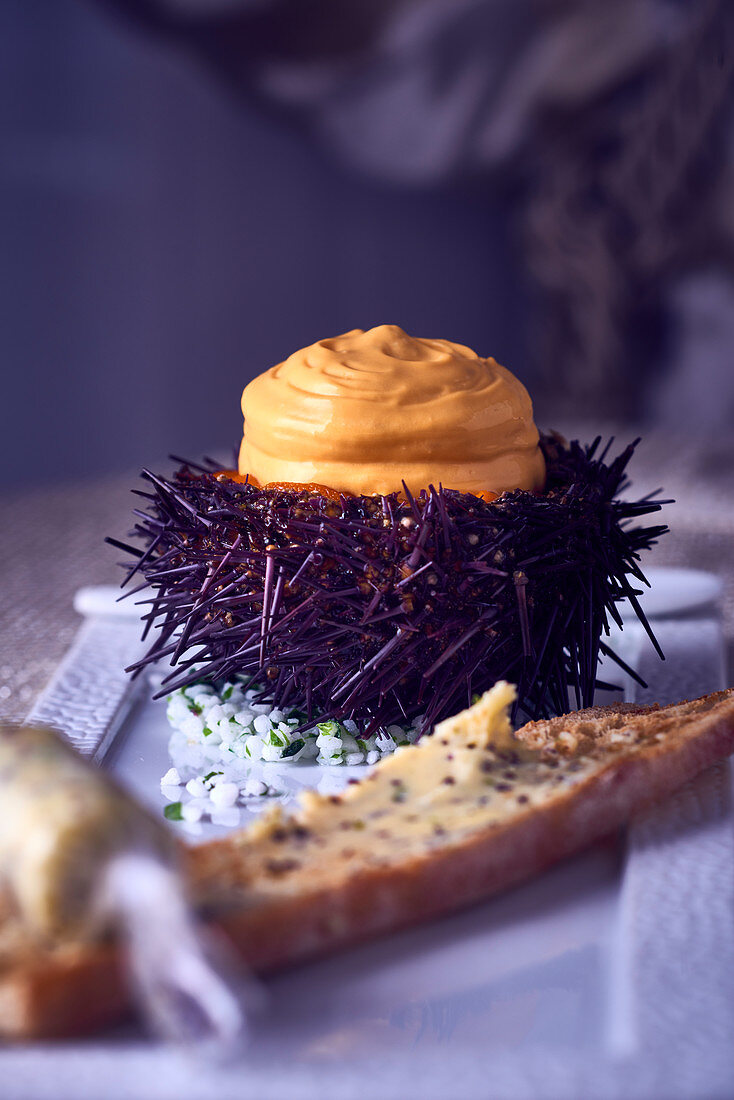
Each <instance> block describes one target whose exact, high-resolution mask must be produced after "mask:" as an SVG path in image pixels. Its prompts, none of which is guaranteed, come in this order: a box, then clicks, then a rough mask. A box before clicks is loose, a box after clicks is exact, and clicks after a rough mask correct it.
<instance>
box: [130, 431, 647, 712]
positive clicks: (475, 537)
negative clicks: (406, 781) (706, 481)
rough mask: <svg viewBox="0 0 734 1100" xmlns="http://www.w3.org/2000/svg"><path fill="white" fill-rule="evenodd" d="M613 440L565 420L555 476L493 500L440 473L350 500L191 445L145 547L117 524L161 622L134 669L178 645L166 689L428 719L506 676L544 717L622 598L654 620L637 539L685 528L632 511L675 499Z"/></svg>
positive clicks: (589, 684)
mask: <svg viewBox="0 0 734 1100" xmlns="http://www.w3.org/2000/svg"><path fill="white" fill-rule="evenodd" d="M599 444H600V440H599V439H597V440H596V441H595V442H594V443H593V444H592V445H591V446H590V447H587V448H583V447H581V446H580V445H579V444H578V443H572V444H570V445H569V446H565V445H563V444H561V443H560V442H559V441H558V440H557V439H556V438H554V437H546V438H545V439H544V440H543V446H544V451H545V454H546V459H547V465H548V481H547V486H546V490H545V491H544V493H542V494H539V495H535V494H532V493H527V492H524V491H521V490H517V491H515V492H512V493H505V494H504V495H503V496H501V497H500V498H499V499H497V500H496V501H493V502H492V503H487V502H485V501H483V500H481V499H479V498H477V497H475V496H472V495H470V494H465V493H460V492H455V491H452V490H445V489H443V488H441V487H439V488H438V489H436V488H434V487H430V488H429V489H428V490H425V491H423V492H422V493H421V494H420V495H419V496H418V497H415V496H413V495H411V494H410V493H409V492H407V490H406V491H405V494H404V497H399V496H398V495H397V494H392V495H391V496H387V497H347V496H343V497H342V498H341V500H340V502H339V503H337V502H336V501H335V500H333V499H330V498H328V499H327V498H326V497H322V496H319V495H318V494H316V493H313V492H310V491H308V490H305V489H304V490H302V491H297V490H290V489H289V490H273V489H267V488H265V489H261V488H258V487H255V486H253V485H250V484H246V483H245V484H243V483H238V482H235V481H232V480H230V479H228V478H226V477H223V476H221V475H218V474H217V473H216V471H215V470H214V469H211V470H208V469H207V468H206V467H201V466H198V467H194V466H193V465H191V464H189V465H183V466H182V468H181V469H180V470H178V472H177V473H176V474H174V476H173V477H172V478H170V479H166V478H162V477H159V476H157V475H153V474H150V473H148V472H147V471H146V472H145V473H144V474H143V476H144V477H145V478H146V480H147V481H148V483H149V485H150V486H151V487H152V490H153V491H152V492H150V493H145V494H141V495H143V496H144V497H145V498H146V500H147V510H145V511H143V510H137V511H136V513H135V514H136V516H137V519H138V522H137V523H136V526H135V529H134V531H133V536H134V537H135V538H136V539H139V540H141V541H142V543H143V551H142V552H141V550H140V549H139V548H138V547H135V546H128V545H126V544H124V543H120V542H119V541H117V540H112V539H111V540H110V541H111V542H112V543H113V544H114V545H116V546H118V547H120V548H121V549H125V550H128V551H129V552H130V553H132V554H133V555H134V557H135V561H134V563H133V565H132V567H131V568H130V569H129V573H128V581H130V580H132V578H133V577H134V576H136V575H137V574H141V576H142V577H144V578H145V581H146V582H147V585H148V586H149V587H150V590H151V599H150V607H149V610H148V611H147V612H146V613H145V616H144V619H145V623H146V628H145V629H146V633H147V631H148V630H149V629H150V628H151V627H152V626H153V625H155V626H156V627H157V628H158V630H157V634H156V635H155V638H154V641H153V643H152V645H151V647H150V649H149V651H148V653H147V654H146V656H145V657H144V658H143V659H142V660H141V661H140V662H138V664H137V665H136V666H133V670H134V671H140V669H141V668H143V667H144V666H145V665H147V664H148V663H150V662H152V661H155V660H158V659H159V658H161V657H164V656H167V657H169V658H171V663H172V664H173V665H174V668H173V671H172V672H171V674H170V675H169V677H168V678H167V680H166V681H165V682H164V689H163V692H161V694H164V693H166V692H168V691H171V690H172V689H174V688H176V687H180V686H183V685H185V684H187V683H191V682H192V681H194V680H197V679H201V678H208V679H220V678H224V677H229V676H232V675H234V674H243V675H246V676H248V677H251V678H253V679H254V680H256V681H257V682H258V683H260V684H262V691H263V697H264V698H267V699H271V700H272V701H273V702H274V704H275V705H276V706H280V705H282V704H285V703H286V702H288V703H289V704H290V705H293V704H295V703H297V704H299V705H300V706H302V707H303V708H304V710H305V711H306V713H307V714H308V716H309V719H311V720H315V716H317V715H318V716H321V715H326V716H329V717H334V718H337V719H340V720H343V719H345V718H356V719H357V720H359V721H360V722H362V723H364V724H366V725H367V726H368V727H370V726H372V727H375V726H378V725H387V724H389V723H391V722H393V721H404V720H405V718H406V717H407V718H412V717H414V716H415V715H416V714H419V713H424V715H425V718H424V726H423V728H424V729H427V728H429V727H430V726H432V725H433V724H434V723H435V722H436V721H438V720H440V719H441V718H442V717H445V716H446V715H447V714H450V713H453V712H454V711H456V710H457V709H458V708H459V707H461V706H464V705H467V704H468V703H469V702H470V701H471V697H472V695H473V694H474V693H475V692H481V691H483V690H486V688H488V687H489V686H491V684H492V683H494V682H495V681H496V680H497V679H500V678H503V677H504V678H507V679H511V680H514V681H515V682H516V683H517V684H518V692H519V703H518V708H519V711H520V713H521V714H523V715H527V716H529V717H536V716H540V715H546V714H549V713H552V712H562V711H565V710H567V709H568V707H569V699H568V688H569V686H570V687H572V689H573V692H574V696H575V699H576V702H577V703H578V705H590V703H591V702H592V701H593V697H594V688H595V685H596V669H597V663H598V658H599V653H600V651H601V652H604V653H609V652H610V651H609V647H608V646H606V644H605V643H602V642H601V635H602V633H604V632H605V631H606V630H607V628H608V625H609V620H610V619H611V620H613V621H615V622H618V621H619V613H618V611H617V608H616V603H617V602H618V601H619V600H622V599H624V598H629V599H630V601H631V603H632V605H633V607H635V610H636V611H637V613H638V615H639V617H640V620H641V622H642V623H643V625H645V628H646V629H647V630H648V631H649V624H647V621H646V619H645V617H644V614H643V613H642V610H641V609H640V607H639V604H638V602H637V599H636V595H637V594H638V593H639V591H640V589H639V587H637V588H635V587H634V585H636V584H637V583H638V582H641V583H645V581H644V576H643V574H642V572H641V570H640V568H639V564H638V558H639V554H640V551H642V550H644V549H646V548H647V547H649V546H650V545H651V544H652V543H653V542H654V541H655V540H656V539H657V538H658V537H659V536H660V535H662V534H663V533H664V532H665V530H666V529H667V528H666V527H665V526H662V525H661V526H651V527H640V526H632V522H631V521H633V520H636V519H638V518H639V517H641V516H644V515H647V514H650V513H653V512H656V511H658V510H659V509H660V507H661V505H662V504H663V503H666V502H665V501H661V500H656V499H653V498H650V497H648V498H645V499H644V500H641V501H636V502H628V501H622V500H619V499H617V496H618V493H619V492H620V491H622V490H623V489H624V488H625V487H626V484H627V482H626V479H625V469H626V466H627V463H628V461H629V458H630V457H631V455H632V453H633V450H634V446H635V444H632V445H630V446H629V447H627V448H626V449H625V450H624V451H623V452H622V453H621V454H620V455H619V456H618V457H617V458H615V459H614V460H613V461H611V462H609V463H608V464H607V462H606V456H607V454H608V450H609V444H607V447H606V448H605V449H604V451H603V452H602V453H601V454H600V455H599V456H598V457H597V452H598V450H599ZM649 632H650V634H651V636H652V632H651V631H649ZM612 656H614V655H613V654H612ZM618 663H619V664H620V665H622V663H621V662H619V661H618ZM622 667H625V666H624V665H622Z"/></svg>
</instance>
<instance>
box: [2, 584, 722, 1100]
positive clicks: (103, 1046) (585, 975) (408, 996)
mask: <svg viewBox="0 0 734 1100" xmlns="http://www.w3.org/2000/svg"><path fill="white" fill-rule="evenodd" d="M688 581H690V584H689V585H688V588H687V589H686V584H687V582H688ZM666 586H668V588H669V591H670V592H671V593H672V594H675V598H676V600H677V603H676V606H675V607H673V608H672V611H674V612H675V613H676V614H681V613H686V614H687V616H688V617H687V618H683V619H675V620H667V621H666V619H665V618H661V619H660V620H659V621H658V622H657V623H656V629H657V630H658V633H659V634H661V635H662V636H663V641H664V645H667V648H668V662H667V665H666V666H663V669H664V670H665V675H662V676H661V675H660V672H661V671H662V670H661V669H659V668H658V666H656V665H655V666H653V665H651V662H650V657H649V654H648V652H647V649H646V647H645V645H644V642H643V640H642V636H641V634H639V633H638V632H636V631H635V630H634V629H633V630H632V631H631V632H630V631H628V632H627V635H626V640H625V643H624V644H625V658H626V659H630V657H631V658H633V659H634V661H635V662H636V663H637V665H638V666H640V665H642V666H645V671H646V673H647V675H648V677H649V676H650V668H654V669H656V670H657V673H658V683H659V685H662V686H659V687H658V688H657V691H658V695H659V698H660V701H667V700H668V699H669V698H671V697H673V696H675V695H676V691H677V695H678V697H680V696H681V695H694V694H701V693H703V692H705V691H711V690H714V689H716V688H717V687H720V686H723V671H722V657H721V644H720V643H721V636H720V630H719V627H718V623H717V621H716V617H715V613H714V612H713V611H712V607H713V605H714V603H715V601H716V599H717V596H718V591H717V589H716V585H715V582H714V581H713V580H712V581H710V582H709V583H708V587H707V585H706V582H705V581H704V580H702V578H701V577H700V575H699V576H696V577H692V578H690V577H688V576H685V575H681V571H678V570H677V571H675V575H672V574H668V573H667V572H666V571H663V570H660V571H657V572H656V577H655V586H654V588H655V599H656V601H657V604H656V613H657V614H659V615H662V616H665V615H667V614H670V613H671V608H670V603H669V602H666V599H665V588H666ZM702 586H703V587H702ZM694 590H695V592H696V593H697V595H696V596H695V598H694V595H693V592H694ZM686 591H688V594H689V598H688V599H687V600H686V598H685V592H686ZM717 646H718V648H717ZM137 647H138V642H137V625H136V624H132V623H130V622H128V621H125V620H124V619H119V618H105V617H99V616H97V617H95V618H93V619H90V620H89V621H88V622H87V623H86V624H85V626H84V627H83V629H82V631H81V632H80V636H79V638H78V639H77V642H76V644H75V647H74V648H73V650H72V651H71V653H70V654H69V656H68V657H67V659H66V661H65V663H64V665H62V667H61V668H60V670H59V673H58V674H57V677H56V678H55V680H54V682H52V684H51V685H50V686H49V689H48V690H47V692H46V693H45V694H44V696H43V698H42V699H41V700H40V701H39V703H38V704H37V705H36V707H35V708H34V712H33V717H35V718H37V719H42V720H45V721H53V722H55V723H56V724H60V725H62V726H63V727H65V729H66V731H67V733H68V734H69V735H70V736H72V739H73V740H74V741H75V743H76V744H77V747H78V748H79V749H80V750H81V751H83V752H85V753H86V754H89V755H95V756H97V757H102V756H105V759H106V762H107V764H108V766H110V767H111V768H112V770H113V771H114V772H115V773H116V774H117V775H118V776H119V777H120V778H121V780H122V781H123V782H125V783H127V784H128V785H129V786H130V787H131V788H132V789H133V790H134V791H135V792H136V794H138V796H139V797H141V798H142V799H143V801H145V802H147V803H148V804H149V805H151V806H152V807H153V808H154V810H155V811H156V812H162V807H163V805H164V800H163V798H162V796H161V794H160V789H159V785H158V782H159V778H160V776H161V775H162V774H163V772H164V771H165V770H166V767H167V763H166V759H167V757H166V742H167V733H168V731H167V726H166V722H165V716H164V713H163V705H162V704H160V703H158V704H154V703H151V702H150V701H148V700H147V699H146V698H144V697H143V695H142V694H141V693H140V691H139V690H135V691H133V692H132V693H130V691H129V687H126V685H125V683H124V681H123V679H122V678H121V677H120V668H121V667H122V665H123V664H124V663H126V662H128V661H129V660H130V659H131V658H132V656H133V655H134V653H135V652H136V650H137ZM624 689H625V691H626V693H627V694H628V695H629V694H630V693H631V692H632V690H633V688H632V685H631V682H628V683H627V684H625V685H624ZM678 689H679V690H678ZM655 691H656V686H655V681H654V680H653V681H652V683H651V689H650V691H649V692H648V693H647V695H648V696H649V695H650V694H652V693H654V692H655ZM80 708H83V709H80ZM126 708H127V713H126ZM331 771H333V772H337V771H338V772H339V773H340V774H341V776H342V778H346V770H342V769H331ZM352 771H353V772H358V769H352ZM323 772H324V769H316V768H315V767H312V768H306V769H303V770H302V771H301V772H300V773H298V774H299V778H300V779H301V780H303V781H305V782H312V781H313V776H318V777H319V778H320V777H322V776H323ZM295 774H296V773H294V776H295ZM731 805H732V786H731V776H730V771H729V766H728V764H721V765H719V766H718V767H716V768H714V769H712V770H710V771H709V772H707V773H705V774H704V775H702V776H700V777H699V779H698V780H697V781H696V782H695V783H692V784H689V785H688V786H687V787H686V788H684V789H683V790H682V791H680V792H679V793H677V794H676V795H675V796H674V797H673V798H671V799H670V800H668V801H666V802H665V803H664V804H660V805H658V806H657V807H655V808H654V809H653V810H651V811H648V812H646V813H645V814H643V815H640V816H639V817H638V818H637V820H636V821H634V822H633V823H632V825H631V827H630V828H629V829H628V830H627V832H626V833H625V834H624V835H621V834H620V835H618V836H615V837H612V838H610V839H609V840H608V841H607V842H605V843H603V844H599V845H597V846H595V847H594V848H592V849H591V850H589V851H587V852H585V853H584V854H582V855H579V856H578V857H576V858H574V859H570V860H566V861H565V862H563V863H562V864H559V865H558V866H557V867H555V868H554V869H552V870H551V871H549V872H547V873H546V874H544V875H542V876H540V877H538V878H536V879H534V880H533V881H531V882H528V883H526V884H525V885H523V886H521V887H519V888H517V889H515V890H512V891H510V892H508V893H506V894H504V895H503V896H501V897H499V898H496V899H494V900H493V901H490V902H488V903H486V904H483V905H480V906H477V907H475V908H473V909H471V910H468V911H465V912H463V913H460V914H457V915H456V916H453V917H449V918H446V919H444V920H441V921H437V922H434V923H432V924H430V925H427V926H425V927H422V928H418V929H415V930H413V931H409V932H404V933H401V934H400V935H396V936H391V937H389V938H387V939H385V940H382V941H380V942H376V943H373V944H370V945H367V946H365V947H362V948H360V949H359V950H354V951H351V952H348V953H345V954H342V955H340V956H337V957H334V958H332V959H329V960H326V961H323V962H319V963H315V964H312V965H309V966H306V967H302V968H300V969H298V970H295V971H293V972H291V973H289V974H284V975H282V976H280V977H278V978H276V979H272V980H271V981H269V982H268V990H269V993H270V1004H269V1007H268V1008H267V1010H266V1012H265V1014H264V1015H263V1018H262V1020H261V1021H259V1023H258V1024H257V1025H256V1029H255V1030H256V1034H255V1038H254V1042H253V1044H252V1047H251V1050H250V1052H249V1053H248V1055H247V1056H246V1059H245V1060H244V1061H243V1062H242V1064H239V1065H237V1066H236V1067H227V1068H224V1067H211V1066H201V1065H194V1064H191V1063H189V1062H186V1061H185V1060H183V1059H182V1058H181V1056H180V1055H178V1054H175V1053H173V1052H171V1051H169V1050H166V1049H165V1048H162V1047H159V1046H156V1045H154V1044H152V1043H146V1042H145V1041H144V1040H143V1039H141V1038H139V1037H138V1036H137V1035H135V1034H134V1033H127V1034H126V1035H125V1036H124V1037H121V1036H118V1037H117V1039H116V1040H115V1041H114V1042H110V1041H105V1042H96V1043H94V1044H85V1045H73V1046H66V1047H63V1048H35V1049H33V1051H32V1052H31V1051H19V1050H7V1051H5V1052H3V1053H2V1054H0V1073H2V1080H3V1083H4V1086H5V1085H7V1086H8V1088H9V1089H10V1091H8V1089H7V1088H5V1087H3V1089H2V1090H0V1091H1V1092H2V1095H3V1096H7V1097H10V1096H24V1097H29V1098H30V1097H39V1098H41V1097H45V1096H49V1097H52V1096H53V1097H56V1096H58V1097H61V1096H64V1097H65V1096H72V1095H73V1096H75V1097H77V1098H78V1100H83V1098H84V1097H90V1098H91V1097H97V1096H101V1095H104V1096H106V1097H109V1098H110V1100H113V1098H115V1097H118V1096H119V1097H140V1098H143V1097H145V1098H146V1100H148V1098H151V1100H152V1098H155V1097H161V1098H163V1097H166V1098H167V1097H172V1098H173V1097H175V1098H176V1100H181V1098H186V1100H189V1098H191V1100H193V1098H195V1097H198V1096H201V1097H217V1098H218V1100H220V1098H224V1097H227V1096H253V1097H258V1098H260V1097H262V1098H267V1097H284V1098H289V1100H290V1098H293V1100H298V1098H300V1097H303V1098H309V1100H311V1098H313V1100H316V1098H318V1100H326V1098H331V1097H334V1098H335V1100H336V1098H339V1100H343V1098H346V1097H365V1098H367V1097H370V1098H372V1097H380V1098H388V1097H393V1096H395V1097H400V1098H401V1100H403V1098H411V1097H416V1098H417V1097H420V1098H430V1097H446V1098H449V1097H451V1098H454V1097H457V1098H458V1097H466V1098H467V1100H468V1098H472V1097H477V1098H478V1097H482V1098H485V1097H512V1098H513V1100H514V1098H520V1097H528V1098H531V1097H532V1098H546V1097H547V1098H555V1097H559V1098H560V1097H569V1098H570V1097H578V1098H587V1100H592V1098H595V1097H622V1096H624V1097H639V1098H640V1100H642V1098H649V1100H653V1098H654V1100H658V1098H662V1097H670V1098H671V1100H672V1098H675V1097H690V1098H691V1100H693V1098H695V1100H702V1098H705V1097H719V1096H722V1097H724V1096H729V1095H731V1092H732V1090H731V1085H732V1082H733V1081H734V1043H733V1042H732V1037H734V826H733V819H732V812H731Z"/></svg>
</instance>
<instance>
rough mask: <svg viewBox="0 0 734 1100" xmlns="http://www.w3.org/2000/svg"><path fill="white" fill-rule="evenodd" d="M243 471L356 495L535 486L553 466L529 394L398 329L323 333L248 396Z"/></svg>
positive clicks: (452, 347)
mask: <svg viewBox="0 0 734 1100" xmlns="http://www.w3.org/2000/svg"><path fill="white" fill-rule="evenodd" d="M242 411H243V414H244V417H245V428H244V435H243V439H242V446H241V448H240V456H239V471H240V474H241V475H245V474H249V475H250V476H251V478H252V479H253V480H257V481H258V482H259V483H260V484H261V485H268V484H271V483H273V482H278V483H284V482H285V483H298V484H303V483H313V482H316V483H318V484H321V485H328V486H330V487H331V488H333V489H336V490H338V491H340V492H345V493H352V494H357V495H373V494H379V493H390V492H399V491H400V490H401V489H402V485H403V482H405V483H406V484H407V486H408V488H409V489H410V490H411V491H412V492H419V491H420V490H421V489H423V488H427V487H428V486H429V485H434V486H435V487H436V488H438V486H439V485H443V487H444V488H446V489H459V490H461V491H463V492H469V493H476V494H478V495H479V494H482V495H484V494H486V495H487V496H491V495H499V494H500V493H502V492H504V491H506V490H509V489H527V490H531V491H537V490H539V489H542V488H543V485H544V481H545V461H544V459H543V455H542V452H541V450H540V447H539V444H538V430H537V428H536V427H535V423H534V420H533V407H532V403H531V401H530V397H529V396H528V392H527V390H526V389H525V387H524V386H523V385H522V383H521V382H520V381H518V379H517V378H515V376H514V375H513V374H511V373H510V371H508V370H506V369H505V367H502V366H500V364H499V363H497V362H495V360H494V359H491V358H490V359H482V358H480V357H479V356H478V355H476V353H475V352H473V351H472V350H471V348H468V347H464V345H462V344H454V343H452V342H451V341H450V340H423V339H417V338H414V337H411V336H408V335H407V333H405V332H403V330H402V329H401V328H399V327H398V326H397V325H379V326H378V327H376V328H373V329H370V330H368V331H366V332H365V331H363V330H362V329H353V330H352V331H351V332H346V333H344V334H343V335H342V336H335V337H333V338H332V339H328V340H319V341H318V342H317V343H315V344H312V345H311V346H310V347H307V348H303V349H302V350H301V351H297V352H295V353H294V354H293V355H291V356H290V357H289V358H288V359H286V360H285V362H283V363H279V364H278V365H277V366H275V367H272V368H271V369H270V370H268V371H266V372H265V373H264V374H261V375H259V376H258V377H257V378H255V379H254V381H252V382H250V384H249V385H248V386H247V387H246V388H245V391H244V393H243V395H242Z"/></svg>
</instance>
